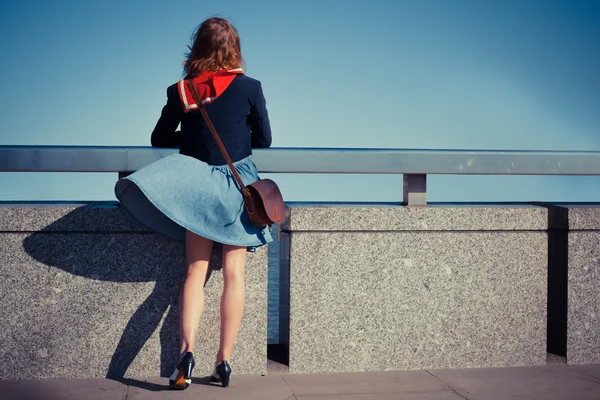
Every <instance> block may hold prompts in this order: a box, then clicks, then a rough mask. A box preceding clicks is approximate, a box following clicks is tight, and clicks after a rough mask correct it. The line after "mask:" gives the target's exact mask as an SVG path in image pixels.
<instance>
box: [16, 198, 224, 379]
mask: <svg viewBox="0 0 600 400" xmlns="http://www.w3.org/2000/svg"><path fill="white" fill-rule="evenodd" d="M23 247H24V249H25V251H26V252H27V253H28V254H29V255H30V256H31V257H33V258H34V259H35V260H37V261H39V262H40V263H42V264H44V265H47V266H52V267H55V268H59V269H61V270H63V271H66V272H68V273H71V274H74V275H77V276H81V277H84V278H88V279H94V280H100V281H105V282H120V283H136V282H155V286H154V288H153V290H152V292H151V293H150V295H149V296H148V297H147V298H146V300H144V301H143V303H142V304H140V306H139V307H138V308H137V310H136V311H135V313H134V314H133V315H132V316H131V318H130V319H129V321H128V322H127V324H126V326H125V330H124V331H123V334H122V335H121V338H120V340H119V343H118V344H117V347H116V349H115V351H114V354H113V355H112V358H111V361H110V364H109V366H108V371H107V373H106V377H107V378H110V379H121V378H123V377H124V376H125V373H126V372H127V369H128V368H129V366H130V365H131V364H132V362H133V360H134V359H135V358H136V356H137V355H138V353H139V352H140V350H141V349H142V348H143V347H144V345H145V343H146V342H147V341H148V339H149V338H150V337H151V336H152V335H153V333H154V331H155V330H156V328H157V327H158V325H159V324H160V322H161V320H162V319H163V316H164V314H165V311H167V309H169V312H168V314H167V316H166V318H165V320H164V322H163V324H162V327H161V330H160V333H159V338H160V347H161V355H160V360H161V362H160V373H161V376H169V375H170V373H171V372H172V371H171V370H170V369H171V368H173V367H174V365H176V363H177V361H178V353H179V326H178V320H179V319H178V297H179V288H180V286H181V283H182V281H183V277H184V272H185V246H184V244H182V243H178V242H174V241H171V240H168V239H163V238H162V237H160V236H158V235H155V234H153V233H150V232H149V231H147V230H146V229H145V228H143V227H142V226H140V225H138V224H137V223H136V222H135V221H134V220H133V219H132V218H131V217H129V216H128V215H127V213H125V212H123V211H122V210H120V209H119V207H118V206H116V205H115V203H100V204H90V205H87V206H83V207H80V208H77V209H75V210H73V211H71V212H69V213H68V214H66V215H64V216H63V217H61V218H59V219H57V220H56V221H54V222H52V223H51V224H50V225H48V226H46V227H45V228H44V229H42V230H40V231H39V232H36V233H33V234H31V235H30V236H28V237H27V238H25V239H24V241H23ZM73 249H76V250H75V251H74V250H73ZM67 250H68V251H67ZM221 255H222V248H221V246H220V245H218V244H215V246H214V247H213V252H212V258H211V262H210V267H209V272H208V275H207V278H206V282H208V280H209V279H210V276H211V273H212V272H213V271H215V270H218V269H220V268H221ZM206 282H205V285H206ZM124 290H127V289H124Z"/></svg>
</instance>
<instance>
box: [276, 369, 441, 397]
mask: <svg viewBox="0 0 600 400" xmlns="http://www.w3.org/2000/svg"><path fill="white" fill-rule="evenodd" d="M283 379H285V381H286V383H287V384H288V386H289V387H290V389H291V390H292V393H294V395H295V396H296V397H299V398H301V397H302V396H326V395H344V398H346V396H347V395H359V394H389V393H410V392H439V391H445V390H448V388H447V387H446V386H445V385H444V384H443V383H442V382H440V381H439V380H438V379H436V378H435V377H433V376H431V375H430V374H429V373H428V372H427V371H401V372H347V373H335V374H290V375H284V376H283ZM384 398H385V397H384Z"/></svg>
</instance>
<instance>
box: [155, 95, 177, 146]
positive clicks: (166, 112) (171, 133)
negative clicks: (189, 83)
mask: <svg viewBox="0 0 600 400" xmlns="http://www.w3.org/2000/svg"><path fill="white" fill-rule="evenodd" d="M182 117H183V108H182V106H181V103H180V101H179V93H178V92H177V86H176V85H173V86H170V87H169V88H168V89H167V104H166V105H165V106H164V107H163V109H162V113H161V115H160V118H159V119H158V122H157V123H156V126H155V127H154V130H153V131H152V135H151V137H150V142H151V144H152V147H179V146H180V145H181V131H175V129H177V126H178V125H179V123H180V122H181V118H182Z"/></svg>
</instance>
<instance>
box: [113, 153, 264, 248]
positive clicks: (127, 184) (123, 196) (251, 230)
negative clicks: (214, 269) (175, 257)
mask: <svg viewBox="0 0 600 400" xmlns="http://www.w3.org/2000/svg"><path fill="white" fill-rule="evenodd" d="M233 165H234V166H235V169H236V170H237V172H238V173H239V175H240V177H241V178H242V181H243V182H244V184H246V185H248V184H250V183H253V182H256V181H257V180H258V179H259V178H258V170H257V168H256V165H254V163H253V162H252V160H251V159H250V157H247V158H245V159H243V160H240V161H237V162H235V163H234V164H233ZM115 194H116V196H117V199H119V201H120V202H121V205H122V207H123V208H124V209H125V210H127V211H128V212H129V214H131V215H132V216H133V217H134V218H135V219H136V220H138V221H139V222H140V223H141V224H142V225H144V226H145V227H147V228H148V229H150V230H151V231H153V232H156V233H158V234H160V235H162V236H165V237H168V238H171V239H174V240H177V241H185V231H186V229H187V230H190V231H192V232H194V233H196V234H198V235H200V236H203V237H205V238H208V239H211V240H213V241H215V242H217V243H222V244H230V245H235V246H246V247H248V248H249V250H252V249H254V248H256V247H259V246H262V245H265V244H267V243H269V242H271V241H272V240H273V239H272V237H271V234H270V232H269V230H268V228H267V227H258V226H256V225H254V223H252V221H251V220H250V217H249V216H248V213H247V212H246V209H245V208H244V201H243V199H242V194H241V193H240V190H239V188H238V187H237V184H236V182H235V178H234V177H233V174H232V173H231V170H230V169H229V167H228V166H227V165H222V166H214V165H209V164H207V163H205V162H203V161H200V160H198V159H196V158H193V157H189V156H185V155H182V154H173V155H170V156H168V157H165V158H161V159H160V160H158V161H155V162H153V163H152V164H149V165H147V166H145V167H143V168H142V169H140V170H138V171H136V172H134V173H133V174H131V175H129V176H127V177H125V178H122V179H120V180H119V181H118V182H117V184H116V186H115Z"/></svg>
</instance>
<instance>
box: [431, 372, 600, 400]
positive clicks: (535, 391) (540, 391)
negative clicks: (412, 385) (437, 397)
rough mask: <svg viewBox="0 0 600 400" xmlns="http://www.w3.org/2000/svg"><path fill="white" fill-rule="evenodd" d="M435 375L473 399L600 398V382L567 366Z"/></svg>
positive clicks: (583, 399) (575, 399) (590, 399)
mask: <svg viewBox="0 0 600 400" xmlns="http://www.w3.org/2000/svg"><path fill="white" fill-rule="evenodd" d="M431 373H432V374H433V375H434V376H436V377H438V378H439V379H440V380H442V381H443V382H444V383H445V384H446V385H448V386H449V387H450V388H451V389H453V390H454V391H456V392H457V393H458V394H460V395H461V396H463V397H464V398H466V399H469V400H496V399H497V400H500V399H516V400H518V399H523V400H524V399H544V400H563V399H567V398H568V399H572V400H598V399H600V383H598V382H597V381H594V379H593V378H592V377H591V376H589V375H586V374H584V373H582V372H581V371H580V370H576V369H574V368H571V367H567V366H545V367H519V368H487V369H470V370H469V369H463V370H436V371H431Z"/></svg>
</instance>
